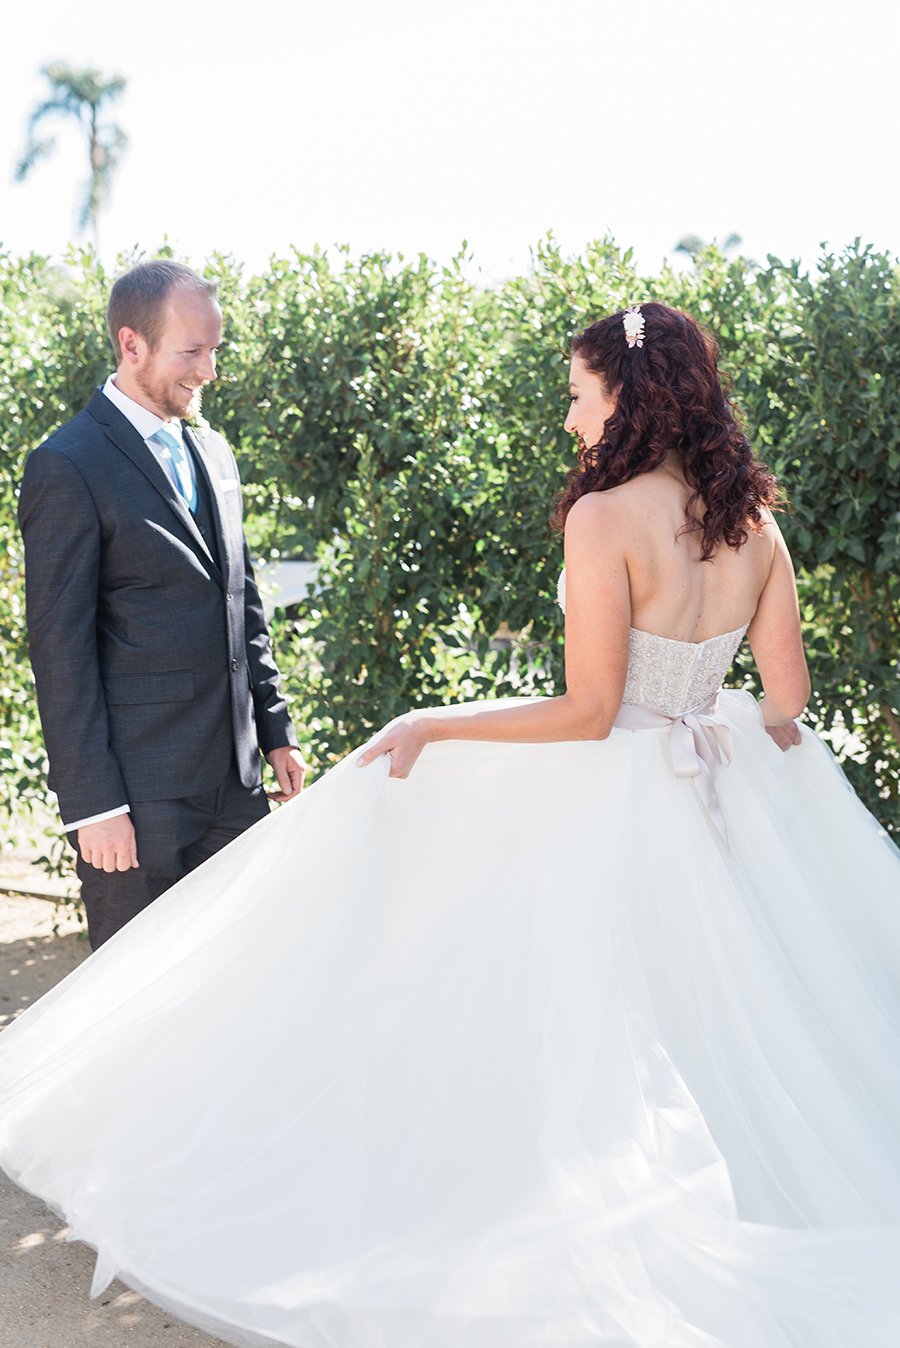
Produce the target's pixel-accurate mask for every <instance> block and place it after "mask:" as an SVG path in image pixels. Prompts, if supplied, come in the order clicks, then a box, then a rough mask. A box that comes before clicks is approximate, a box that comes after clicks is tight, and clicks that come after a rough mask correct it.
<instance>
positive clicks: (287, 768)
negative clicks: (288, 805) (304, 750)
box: [266, 744, 306, 801]
mask: <svg viewBox="0 0 900 1348" xmlns="http://www.w3.org/2000/svg"><path fill="white" fill-rule="evenodd" d="M266 758H267V759H268V761H269V764H270V765H271V768H272V771H273V772H274V773H275V776H276V777H277V778H278V785H279V787H280V788H281V789H280V790H279V791H269V792H267V795H268V797H269V800H277V801H284V800H291V799H292V798H293V797H294V796H297V795H299V794H300V791H301V789H302V787H303V778H304V777H305V776H306V764H305V763H304V761H303V759H302V758H301V757H300V750H299V749H292V748H291V746H290V745H289V744H286V745H285V746H284V748H282V749H272V750H270V751H269V753H267V754H266Z"/></svg>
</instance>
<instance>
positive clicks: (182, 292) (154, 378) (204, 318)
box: [133, 286, 222, 419]
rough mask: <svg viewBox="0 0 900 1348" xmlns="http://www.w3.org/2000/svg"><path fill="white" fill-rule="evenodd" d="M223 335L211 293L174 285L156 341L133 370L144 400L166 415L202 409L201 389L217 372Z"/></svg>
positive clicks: (143, 347) (219, 313)
mask: <svg viewBox="0 0 900 1348" xmlns="http://www.w3.org/2000/svg"><path fill="white" fill-rule="evenodd" d="M221 340H222V311H221V309H220V308H219V306H218V304H217V303H216V301H215V300H214V299H213V298H212V296H210V295H204V294H202V293H201V292H198V291H196V290H186V289H184V288H183V287H180V286H175V287H173V288H172V290H171V291H170V292H169V295H168V297H167V299H166V307H165V311H164V317H163V326H162V330H161V332H160V334H159V337H158V339H157V342H156V345H155V346H154V347H152V348H150V347H149V346H148V345H147V343H146V342H142V344H141V349H140V352H139V359H138V361H137V363H136V364H135V366H134V369H133V378H134V382H135V384H136V385H137V387H138V389H139V390H140V392H141V393H142V395H143V397H142V398H141V401H142V402H143V403H144V404H145V405H146V406H148V407H149V408H150V409H151V410H152V411H154V412H156V413H157V415H158V416H161V417H165V418H166V419H168V418H180V417H189V416H192V415H193V414H194V413H195V412H199V410H200V390H201V389H202V388H203V386H204V384H208V383H210V381H211V380H213V379H215V377H216V352H217V350H218V346H219V343H220V342H221Z"/></svg>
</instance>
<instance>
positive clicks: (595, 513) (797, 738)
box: [0, 303, 900, 1348]
mask: <svg viewBox="0 0 900 1348" xmlns="http://www.w3.org/2000/svg"><path fill="white" fill-rule="evenodd" d="M571 378H572V403H571V408H570V411H569V414H568V417H567V421H566V426H567V429H568V430H570V431H572V432H574V433H575V434H576V435H577V436H578V438H579V440H580V444H581V452H580V455H579V462H578V466H577V468H576V469H575V470H574V472H573V473H572V474H571V476H570V479H569V484H568V487H567V489H566V491H565V493H564V495H563V498H562V500H561V503H560V506H559V511H558V520H559V522H560V523H564V526H565V560H566V571H565V576H564V581H563V582H561V590H560V595H561V601H562V602H564V607H565V623H566V691H565V693H564V694H563V695H561V696H559V697H553V698H546V699H533V700H528V699H521V700H517V699H510V700H504V701H495V702H484V703H481V704H469V705H464V706H459V707H452V708H451V707H447V708H439V709H433V710H431V711H427V712H416V713H414V714H411V715H408V716H404V717H400V718H399V719H398V720H397V721H395V722H393V723H391V724H390V725H389V726H388V727H386V728H385V729H384V730H383V731H382V732H381V733H380V734H379V735H378V736H376V737H375V739H374V740H373V741H372V742H371V743H370V744H369V745H368V746H367V747H366V749H365V751H364V752H363V753H362V754H361V755H360V754H358V755H351V756H349V757H348V758H347V759H345V760H344V761H343V762H342V763H341V764H340V765H338V766H337V767H336V768H334V769H333V770H332V771H331V772H329V773H328V774H326V776H324V777H323V778H322V779H321V780H320V781H319V782H317V783H316V785H315V786H313V787H312V788H311V789H310V790H309V791H308V792H306V793H305V794H304V795H303V796H302V797H299V798H298V799H297V801H296V802H294V803H291V804H290V805H288V806H285V807H284V808H283V809H281V810H280V811H279V812H278V813H277V814H275V815H273V816H270V817H269V818H267V819H265V820H263V821H262V822H260V823H259V824H257V825H256V826H255V827H254V828H253V829H251V830H250V832H249V833H246V834H244V835H243V836H242V837H240V838H238V839H237V840H236V841H235V842H233V843H232V844H231V845H230V846H229V847H228V848H226V849H225V851H223V852H221V853H219V854H218V855H217V856H215V857H213V858H212V859H211V860H210V861H209V862H207V863H206V864H205V865H204V866H203V867H202V868H201V869H200V870H198V871H195V872H193V873H191V874H190V875H188V876H187V877H186V878H185V879H184V880H182V881H181V882H180V883H179V884H177V885H176V886H175V887H174V888H173V889H171V890H169V891H168V893H166V894H165V895H164V896H163V897H162V898H161V899H158V900H157V901H156V902H155V903H154V904H153V905H151V906H150V907H149V908H148V909H146V910H145V911H144V912H142V913H141V914H139V915H138V916H137V917H136V918H135V919H134V920H133V921H132V922H130V923H129V924H128V926H127V927H125V928H124V929H123V930H122V931H120V932H119V933H118V934H117V935H116V936H115V937H113V939H112V940H110V941H109V942H108V943H107V944H106V945H104V946H102V947H101V948H100V949H99V950H98V951H97V952H96V953H95V954H94V955H92V956H91V957H90V959H88V960H87V961H86V962H85V963H84V964H83V965H82V966H81V967H80V968H78V969H77V970H76V971H75V972H74V973H72V974H71V975H70V976H69V977H68V978H67V979H65V980H64V982H63V983H61V984H60V985H59V986H58V987H56V988H55V989H53V990H52V991H51V992H49V993H48V994H47V995H46V996H45V997H43V998H42V999H41V1000H40V1001H39V1002H38V1003H36V1005H35V1006H34V1007H32V1008H31V1009H30V1010H29V1011H27V1012H26V1013H25V1014H24V1015H23V1016H21V1017H20V1019H19V1020H18V1021H16V1022H15V1023H14V1024H13V1026H12V1027H11V1028H10V1029H8V1030H7V1031H6V1032H5V1033H4V1034H3V1036H2V1038H0V1162H2V1164H3V1166H4V1168H5V1169H6V1170H7V1171H8V1173H9V1174H10V1175H11V1176H12V1177H13V1178H14V1179H15V1180H17V1182H18V1183H19V1184H21V1185H22V1186H23V1187H25V1188H27V1189H28V1190H30V1191H31V1192H33V1193H34V1194H37V1195H39V1196H40V1197H42V1198H43V1199H44V1200H45V1201H46V1202H47V1203H48V1204H50V1206H52V1207H53V1208H54V1209H55V1210H56V1211H57V1212H58V1213H59V1214H61V1215H62V1216H63V1217H64V1218H65V1220H66V1221H67V1222H68V1223H69V1225H70V1228H71V1234H72V1238H74V1239H80V1240H83V1241H87V1242H89V1243H90V1244H91V1245H93V1246H94V1247H95V1248H96V1250H97V1271H96V1275H95V1279H94V1286H93V1292H94V1293H95V1294H96V1293H97V1292H99V1291H100V1290H102V1289H103V1288H104V1287H105V1286H106V1285H107V1284H108V1282H109V1281H110V1279H111V1278H113V1277H114V1276H118V1277H120V1278H122V1279H124V1281H125V1282H126V1283H128V1284H129V1285H130V1286H132V1287H133V1288H135V1289H136V1290H138V1291H141V1292H143V1293H144V1294H145V1295H147V1296H148V1297H150V1298H151V1299H152V1300H153V1301H155V1302H157V1303H158V1304H160V1305H162V1306H164V1307H166V1308H167V1309H169V1310H171V1311H174V1312H175V1313H176V1314H178V1315H180V1316H181V1317H183V1318H184V1319H185V1320H188V1321H190V1322H192V1323H194V1324H197V1325H200V1326H202V1327H205V1328H208V1329H210V1330H213V1331H214V1332H217V1333H219V1334H220V1335H222V1336H223V1337H224V1338H225V1339H227V1340H228V1342H230V1343H233V1344H238V1345H253V1346H255V1348H263V1346H264V1345H289V1346H292V1348H537V1346H538V1345H540V1348H550V1346H551V1345H553V1348H595V1346H600V1345H602V1346H603V1348H896V1345H897V1343H898V1341H900V1282H898V1279H897V1272H896V1271H897V1268H898V1260H900V910H898V905H897V898H898V892H900V890H898V881H900V859H898V854H897V851H896V849H895V848H894V847H893V845H892V843H891V842H890V841H889V840H888V839H887V838H886V837H885V836H884V834H883V833H882V832H881V831H880V829H879V827H878V825H877V824H876V822H875V820H874V819H873V818H872V817H871V816H870V815H869V814H868V813H867V812H866V810H865V809H864V808H863V806H862V805H861V804H860V803H859V801H858V800H857V799H856V797H855V796H854V795H853V793H852V791H851V790H850V788H849V787H848V785H847V783H846V781H845V779H844V777H843V775H842V773H841V772H840V770H839V769H838V767H837V766H836V764H835V763H834V760H833V759H832V758H831V756H830V754H829V752H828V750H827V749H826V748H825V746H824V745H823V744H822V743H821V742H820V741H819V740H818V739H817V738H816V737H815V736H814V735H813V734H812V733H811V732H810V731H809V730H808V729H807V728H805V727H803V726H798V725H797V724H796V722H795V719H794V718H795V717H796V716H798V715H799V713H800V712H801V711H802V709H803V706H804V704H805V702H806V699H807V697H808V694H809V681H808V675H807V671H806V664H805V660H804V656H803V648H802V643H801V635H800V620H799V613H798V605H797V598H796V591H795V587H794V580H793V573H792V569H791V564H790V558H789V556H788V553H787V550H786V548H785V545H784V542H783V540H782V538H781V535H780V533H779V530H778V527H777V525H776V523H775V520H774V518H773V516H772V513H771V509H770V508H771V507H772V506H773V504H774V503H775V499H776V488H775V483H774V481H773V479H772V477H771V476H770V475H769V474H768V472H767V471H766V470H765V468H764V467H763V466H762V465H761V464H759V463H758V462H756V461H755V460H754V458H753V456H752V453H751V451H750V448H749V446H748V444H747V441H746V439H745V438H744V436H743V435H742V433H741V432H740V430H739V429H738V427H737V425H736V423H735V419H734V416H733V414H732V411H731V408H730V406H729V404H728V402H727V400H726V398H725V395H724V394H723V392H722V388H721V386H720V383H719V379H718V375H717V371H716V351H715V347H714V345H713V343H712V342H711V340H710V339H709V338H708V337H706V336H705V335H704V334H703V333H702V332H701V330H700V329H699V328H698V326H697V325H696V324H695V323H694V322H693V320H692V319H690V318H689V317H687V316H686V315H684V314H681V313H678V312H676V311H674V310H672V309H669V308H667V307H665V306H663V305H661V304H652V303H648V304H644V305H642V306H637V307H632V308H631V309H629V310H626V311H625V312H624V313H618V314H614V315H612V316H611V317H609V318H605V319H603V320H601V321H600V322H598V323H595V324H593V325H592V326H591V327H589V328H588V329H587V330H586V331H585V332H583V333H582V334H581V335H580V336H579V337H578V338H577V339H576V341H575V343H574V350H573V357H572V367H571ZM745 635H746V636H747V639H748V640H749V642H750V646H751V649H752V651H753V655H754V657H755V659H756V662H757V665H758V668H759V671H760V675H761V678H762V682H763V685H764V689H765V696H764V697H763V699H762V700H761V703H757V702H756V701H755V700H754V699H753V698H752V697H751V695H750V694H749V693H746V692H739V691H734V690H725V691H721V684H722V681H723V679H724V677H725V675H726V673H727V671H728V669H729V667H730V665H731V662H732V659H733V657H734V654H735V651H736V649H737V648H738V646H739V645H740V643H741V641H742V640H743V639H744V637H745ZM407 777H409V780H408V781H405V780H398V779H404V778H407Z"/></svg>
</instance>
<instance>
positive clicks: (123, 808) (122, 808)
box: [63, 805, 131, 833]
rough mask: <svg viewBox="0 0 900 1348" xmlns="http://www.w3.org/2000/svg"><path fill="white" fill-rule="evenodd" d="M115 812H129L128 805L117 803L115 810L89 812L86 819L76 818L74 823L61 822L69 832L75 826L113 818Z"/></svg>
mask: <svg viewBox="0 0 900 1348" xmlns="http://www.w3.org/2000/svg"><path fill="white" fill-rule="evenodd" d="M117 814H131V806H130V805H119V806H118V807H117V808H116V809H115V810H104V811H103V813H102V814H90V815H88V817H87V819H76V820H75V823H74V824H63V828H64V829H65V831H66V832H67V833H71V832H72V831H73V830H74V829H76V828H84V827H85V825H86V824H99V823H100V822H101V820H103V819H115V817H116V815H117Z"/></svg>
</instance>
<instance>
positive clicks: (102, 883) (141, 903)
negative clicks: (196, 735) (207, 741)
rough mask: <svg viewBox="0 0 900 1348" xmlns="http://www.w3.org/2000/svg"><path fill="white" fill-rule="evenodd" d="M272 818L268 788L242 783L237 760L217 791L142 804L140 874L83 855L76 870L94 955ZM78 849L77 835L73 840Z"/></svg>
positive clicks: (137, 820) (134, 813)
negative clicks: (110, 868)
mask: <svg viewBox="0 0 900 1348" xmlns="http://www.w3.org/2000/svg"><path fill="white" fill-rule="evenodd" d="M268 812H269V802H268V798H267V797H266V794H265V791H264V790H263V788H262V786H261V785H260V786H257V787H253V788H249V787H246V786H244V785H243V784H242V783H241V780H240V778H239V776H238V772H237V768H236V766H235V764H234V760H233V759H232V762H231V766H230V767H229V769H228V773H227V775H226V777H225V779H224V781H223V782H222V783H221V784H220V785H219V787H218V788H217V789H216V790H213V791H204V792H203V793H202V794H200V795H198V796H183V797H181V798H180V799H177V800H147V801H137V802H135V803H134V804H132V806H131V821H132V823H133V824H134V831H135V836H136V840H137V856H138V866H137V869H136V870H130V871H114V872H113V873H112V874H107V873H106V872H105V871H101V870H97V869H96V868H95V867H94V866H91V865H89V864H88V863H87V862H86V861H85V860H84V859H83V857H82V856H81V853H80V852H78V860H77V863H76V870H77V872H78V878H79V879H80V881H81V897H82V899H83V900H84V906H85V910H86V912H87V921H88V937H89V939H90V943H91V949H92V950H96V949H97V948H98V946H101V945H102V944H103V942H104V941H108V940H109V938H110V936H113V935H114V934H115V933H116V932H117V931H118V930H119V928H120V927H124V925H125V923H126V922H128V921H129V920H130V919H131V918H133V917H134V916H135V914H136V913H139V912H141V910H142V909H144V908H146V907H147V906H148V904H151V903H152V902H153V900H154V899H157V898H159V896H160V894H163V893H164V892H165V891H166V890H167V889H171V887H172V885H174V884H175V882H176V881H177V880H180V879H181V878H182V876H184V875H187V873H188V871H192V870H194V869H195V868H196V867H197V866H200V865H202V863H203V862H204V861H206V860H207V858H208V857H211V856H213V855H214V853H216V852H218V851H221V849H222V848H223V847H225V846H226V845H227V844H228V843H230V842H231V841H232V840H233V839H234V838H236V837H238V835H239V834H241V833H243V832H244V831H245V829H248V828H250V826H251V825H252V824H255V823H257V821H258V820H260V819H263V818H264V817H265V816H266V815H267V814H268ZM68 837H69V841H70V843H71V844H72V845H73V847H75V848H76V851H77V850H78V848H77V834H76V833H70V834H69V835H68Z"/></svg>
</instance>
